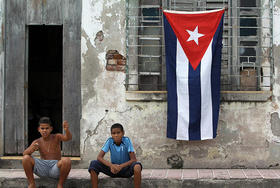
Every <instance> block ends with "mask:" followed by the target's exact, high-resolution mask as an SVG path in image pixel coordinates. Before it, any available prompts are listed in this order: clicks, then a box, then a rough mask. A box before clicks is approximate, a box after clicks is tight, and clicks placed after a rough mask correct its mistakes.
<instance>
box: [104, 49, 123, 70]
mask: <svg viewBox="0 0 280 188" xmlns="http://www.w3.org/2000/svg"><path fill="white" fill-rule="evenodd" d="M106 60H107V63H106V70H107V71H121V72H125V65H126V58H125V57H124V56H123V55H121V54H120V53H119V52H118V51H117V50H108V51H107V53H106Z"/></svg>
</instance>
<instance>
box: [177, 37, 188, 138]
mask: <svg viewBox="0 0 280 188" xmlns="http://www.w3.org/2000/svg"><path fill="white" fill-rule="evenodd" d="M188 74H189V60H188V58H187V56H186V54H185V52H184V50H183V48H182V46H181V44H180V42H179V41H178V39H177V53H176V80H177V105H178V106H177V109H178V121H177V138H176V139H177V140H189V97H188V93H189V84H188V77H189V76H188Z"/></svg>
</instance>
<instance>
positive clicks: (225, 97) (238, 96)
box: [126, 91, 272, 102]
mask: <svg viewBox="0 0 280 188" xmlns="http://www.w3.org/2000/svg"><path fill="white" fill-rule="evenodd" d="M271 96H272V92H271V91H221V101H226V102H227V101H232V102H266V101H268V100H270V98H271ZM126 100H127V101H167V91H126Z"/></svg>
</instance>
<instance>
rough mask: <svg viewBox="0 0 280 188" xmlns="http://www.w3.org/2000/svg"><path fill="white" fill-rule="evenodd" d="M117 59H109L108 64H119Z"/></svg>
mask: <svg viewBox="0 0 280 188" xmlns="http://www.w3.org/2000/svg"><path fill="white" fill-rule="evenodd" d="M117 61H118V60H116V59H108V60H107V65H116V64H117Z"/></svg>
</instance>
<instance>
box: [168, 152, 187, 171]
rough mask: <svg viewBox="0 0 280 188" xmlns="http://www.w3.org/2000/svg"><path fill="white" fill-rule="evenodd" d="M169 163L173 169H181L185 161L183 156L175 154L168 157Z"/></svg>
mask: <svg viewBox="0 0 280 188" xmlns="http://www.w3.org/2000/svg"><path fill="white" fill-rule="evenodd" d="M167 164H168V165H171V168H173V169H180V168H183V165H184V161H183V159H182V157H181V156H179V155H177V154H175V155H171V156H170V157H167Z"/></svg>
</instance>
